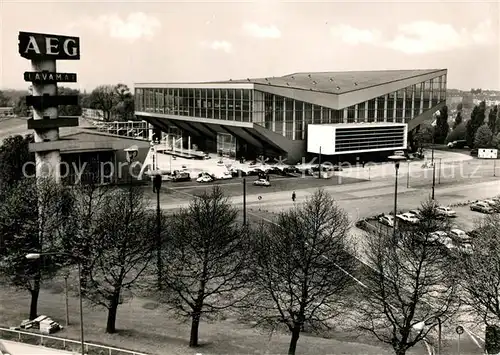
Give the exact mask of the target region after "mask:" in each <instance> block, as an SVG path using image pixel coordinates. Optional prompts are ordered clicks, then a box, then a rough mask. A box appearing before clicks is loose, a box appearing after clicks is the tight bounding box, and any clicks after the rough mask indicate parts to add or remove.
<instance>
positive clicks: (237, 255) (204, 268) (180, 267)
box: [162, 186, 249, 347]
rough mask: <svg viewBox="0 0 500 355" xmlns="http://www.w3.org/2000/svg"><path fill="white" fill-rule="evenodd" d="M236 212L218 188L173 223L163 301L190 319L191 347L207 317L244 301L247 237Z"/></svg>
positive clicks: (166, 258) (180, 214) (194, 202)
mask: <svg viewBox="0 0 500 355" xmlns="http://www.w3.org/2000/svg"><path fill="white" fill-rule="evenodd" d="M237 213H238V212H237V210H236V209H235V208H234V207H233V206H232V204H231V203H230V202H229V200H228V199H227V198H226V197H224V195H223V193H222V190H221V189H220V188H219V187H217V186H215V187H214V188H213V189H212V191H211V192H209V193H207V192H205V193H204V194H203V195H201V196H197V197H195V198H194V199H193V200H192V201H191V203H190V205H189V207H187V208H186V209H181V210H180V212H178V213H176V214H175V215H174V216H173V217H171V219H170V232H171V233H170V234H169V242H168V246H167V248H166V250H165V252H164V253H162V255H163V256H164V257H165V262H164V267H165V268H164V274H163V275H164V279H163V287H162V298H163V301H164V302H165V303H166V304H168V305H170V306H171V307H172V308H173V309H174V310H175V311H176V312H177V313H178V315H180V316H181V317H184V318H190V319H191V334H190V339H189V346H191V347H195V346H198V329H199V325H200V319H201V317H202V316H210V315H211V314H214V313H217V312H218V311H221V310H223V309H226V308H228V307H231V306H234V305H235V304H236V303H238V302H239V301H241V297H244V296H241V294H242V292H241V290H242V289H243V287H245V286H247V283H246V282H244V280H243V278H242V276H243V273H244V271H245V269H246V267H247V259H248V255H249V253H248V238H247V233H245V231H244V230H243V229H242V227H241V226H240V225H239V224H238V223H237ZM243 294H244V293H243Z"/></svg>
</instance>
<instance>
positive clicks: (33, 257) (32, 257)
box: [26, 252, 85, 355]
mask: <svg viewBox="0 0 500 355" xmlns="http://www.w3.org/2000/svg"><path fill="white" fill-rule="evenodd" d="M44 255H64V256H68V257H70V258H72V259H74V260H76V261H77V264H78V299H79V302H80V343H81V348H82V352H81V353H82V355H84V354H85V337H84V331H83V329H84V328H83V300H82V264H81V260H80V259H78V258H76V257H75V256H74V255H72V254H68V253H64V252H47V253H29V254H26V259H29V260H37V259H40V258H41V257H42V256H44Z"/></svg>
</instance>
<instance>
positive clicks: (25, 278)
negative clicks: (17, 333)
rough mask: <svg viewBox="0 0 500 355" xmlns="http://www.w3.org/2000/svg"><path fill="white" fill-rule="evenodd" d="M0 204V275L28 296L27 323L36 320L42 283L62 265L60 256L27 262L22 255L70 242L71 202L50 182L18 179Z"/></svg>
mask: <svg viewBox="0 0 500 355" xmlns="http://www.w3.org/2000/svg"><path fill="white" fill-rule="evenodd" d="M4 196H5V198H4V200H3V201H2V203H1V204H0V234H1V235H2V238H1V239H2V240H3V241H4V245H3V247H4V250H3V253H2V254H1V255H0V264H1V265H0V272H1V273H2V274H3V276H4V277H6V278H7V279H8V280H9V282H10V283H11V284H13V285H14V286H16V287H19V288H23V289H26V290H28V291H29V292H30V294H31V304H30V312H29V317H30V319H34V318H36V317H37V312H38V297H39V294H40V287H41V285H42V283H43V281H44V280H47V279H51V278H52V277H53V276H54V275H55V274H56V272H57V271H58V270H59V269H60V267H61V265H62V260H61V257H60V256H57V255H51V256H48V255H47V256H44V257H43V260H40V259H38V260H27V259H26V254H28V253H33V252H34V253H40V252H44V251H45V252H51V251H54V250H60V249H61V248H62V245H63V240H64V239H66V238H70V235H71V233H72V231H73V229H72V228H71V221H70V220H69V218H68V217H69V216H70V215H71V210H72V205H73V201H72V198H71V194H70V193H69V191H68V190H67V188H65V187H63V186H61V185H59V184H57V183H55V182H54V181H52V180H50V179H45V178H38V179H22V180H20V181H19V182H17V183H15V184H14V185H12V186H11V187H10V188H9V189H8V191H6V193H5V195H4Z"/></svg>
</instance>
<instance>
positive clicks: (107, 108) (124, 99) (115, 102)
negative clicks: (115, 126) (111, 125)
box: [88, 84, 134, 121]
mask: <svg viewBox="0 0 500 355" xmlns="http://www.w3.org/2000/svg"><path fill="white" fill-rule="evenodd" d="M88 104H89V106H90V108H94V109H99V110H102V111H103V112H104V119H105V120H106V121H110V120H111V115H112V114H115V115H118V116H119V117H120V118H121V119H122V120H128V119H133V117H134V98H133V95H132V93H131V92H130V89H129V88H128V87H127V85H125V84H117V85H101V86H98V87H97V88H95V89H94V90H93V91H92V92H91V94H90V95H89V97H88Z"/></svg>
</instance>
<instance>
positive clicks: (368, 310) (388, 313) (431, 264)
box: [356, 201, 459, 355]
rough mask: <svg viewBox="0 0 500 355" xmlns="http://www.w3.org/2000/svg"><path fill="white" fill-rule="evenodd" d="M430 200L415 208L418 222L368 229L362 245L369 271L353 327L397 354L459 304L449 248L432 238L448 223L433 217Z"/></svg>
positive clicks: (403, 352) (432, 206)
mask: <svg viewBox="0 0 500 355" xmlns="http://www.w3.org/2000/svg"><path fill="white" fill-rule="evenodd" d="M435 206H436V205H435V204H434V203H432V202H430V201H429V202H427V203H425V204H424V205H423V206H422V208H421V213H422V216H423V218H422V222H421V223H419V224H418V225H416V226H411V227H405V226H403V225H400V226H399V229H398V233H397V234H396V235H395V236H394V235H393V234H392V233H376V234H372V235H370V236H369V237H368V238H369V239H368V243H367V247H366V257H367V260H368V264H369V265H370V266H371V267H372V268H373V272H370V273H367V274H366V275H365V277H364V278H363V282H364V284H365V286H366V287H363V288H360V295H361V302H360V304H359V306H358V307H357V313H356V316H357V318H358V319H359V321H360V325H359V327H360V328H361V329H362V330H364V331H366V332H368V333H369V334H371V335H373V336H375V337H376V338H377V339H378V340H380V341H381V342H384V343H386V344H389V345H391V346H392V348H393V349H394V352H395V353H396V354H397V355H404V354H406V352H407V351H408V350H409V349H410V348H412V347H413V346H415V345H416V344H418V343H419V342H421V341H424V340H425V339H427V336H428V335H429V333H430V332H431V331H432V330H433V329H435V327H436V326H437V325H438V324H439V323H440V322H442V321H445V320H447V319H448V318H450V317H452V316H453V315H454V314H455V313H456V312H457V311H458V309H459V295H458V282H457V277H455V275H456V274H454V272H453V268H452V267H451V266H450V265H451V264H452V263H451V262H450V260H449V258H448V257H449V255H450V254H449V252H448V251H447V250H446V248H444V247H443V246H441V245H440V244H439V241H438V240H436V239H435V238H433V236H432V234H431V233H433V232H434V231H436V230H441V231H445V230H446V229H447V228H448V223H447V222H446V221H445V222H440V221H439V220H437V219H436V217H437V216H436V213H435Z"/></svg>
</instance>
